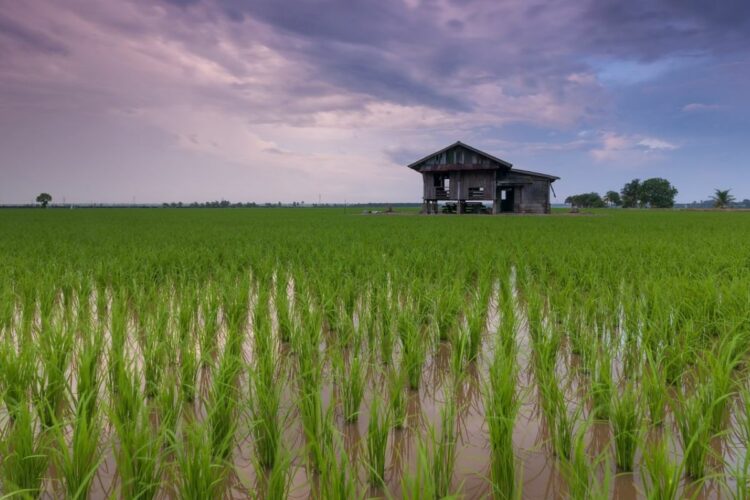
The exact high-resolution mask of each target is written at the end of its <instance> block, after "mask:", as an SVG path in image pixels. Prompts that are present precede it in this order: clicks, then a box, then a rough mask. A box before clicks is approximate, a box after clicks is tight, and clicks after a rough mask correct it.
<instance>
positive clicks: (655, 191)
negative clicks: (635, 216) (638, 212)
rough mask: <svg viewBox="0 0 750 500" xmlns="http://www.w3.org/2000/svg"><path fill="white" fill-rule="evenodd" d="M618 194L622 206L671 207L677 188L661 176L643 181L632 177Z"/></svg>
mask: <svg viewBox="0 0 750 500" xmlns="http://www.w3.org/2000/svg"><path fill="white" fill-rule="evenodd" d="M620 194H621V195H622V206H623V207H625V208H635V207H641V208H643V207H650V208H672V207H673V206H674V197H675V196H677V188H675V187H674V186H672V184H670V183H669V181H668V180H667V179H662V178H661V177H653V178H651V179H646V180H645V181H643V182H641V180H640V179H633V180H632V181H630V182H628V183H627V184H625V185H624V186H623V188H622V191H620Z"/></svg>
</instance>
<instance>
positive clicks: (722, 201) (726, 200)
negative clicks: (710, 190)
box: [711, 189, 734, 208]
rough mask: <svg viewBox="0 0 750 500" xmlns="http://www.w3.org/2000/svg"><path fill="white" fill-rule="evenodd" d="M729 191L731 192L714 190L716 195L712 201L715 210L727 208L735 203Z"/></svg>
mask: <svg viewBox="0 0 750 500" xmlns="http://www.w3.org/2000/svg"><path fill="white" fill-rule="evenodd" d="M729 191H731V189H724V190H721V189H714V195H713V196H712V197H711V199H712V200H713V202H714V207H715V208H727V207H728V206H729V205H731V204H732V203H734V196H732V195H731V194H729Z"/></svg>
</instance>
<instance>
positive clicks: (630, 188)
mask: <svg viewBox="0 0 750 500" xmlns="http://www.w3.org/2000/svg"><path fill="white" fill-rule="evenodd" d="M620 194H621V195H622V198H621V201H622V206H623V207H625V208H636V207H639V206H641V196H642V195H641V180H640V179H633V180H632V181H630V182H628V183H627V184H625V185H624V186H623V187H622V191H620Z"/></svg>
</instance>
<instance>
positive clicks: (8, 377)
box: [0, 340, 34, 419]
mask: <svg viewBox="0 0 750 500" xmlns="http://www.w3.org/2000/svg"><path fill="white" fill-rule="evenodd" d="M33 351H34V350H33V346H32V345H31V344H22V345H21V346H20V347H19V349H18V352H16V349H15V347H14V345H13V343H12V342H9V341H7V340H6V341H5V342H0V375H1V376H0V384H2V385H0V391H2V397H3V402H4V403H5V408H6V409H7V410H8V414H9V416H10V418H11V419H13V418H15V415H16V412H17V410H18V409H19V407H20V405H21V403H22V402H23V401H25V400H26V392H27V389H28V388H29V387H30V386H31V385H32V381H33V380H34V352H33Z"/></svg>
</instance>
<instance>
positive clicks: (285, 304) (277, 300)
mask: <svg viewBox="0 0 750 500" xmlns="http://www.w3.org/2000/svg"><path fill="white" fill-rule="evenodd" d="M274 304H275V305H276V316H277V318H278V322H279V338H280V339H281V341H282V342H284V343H289V342H290V341H291V339H292V337H293V336H294V328H295V325H296V323H295V321H294V315H293V312H292V306H291V303H290V301H289V280H288V276H287V275H286V274H283V273H281V272H277V274H276V292H275V294H274Z"/></svg>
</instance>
